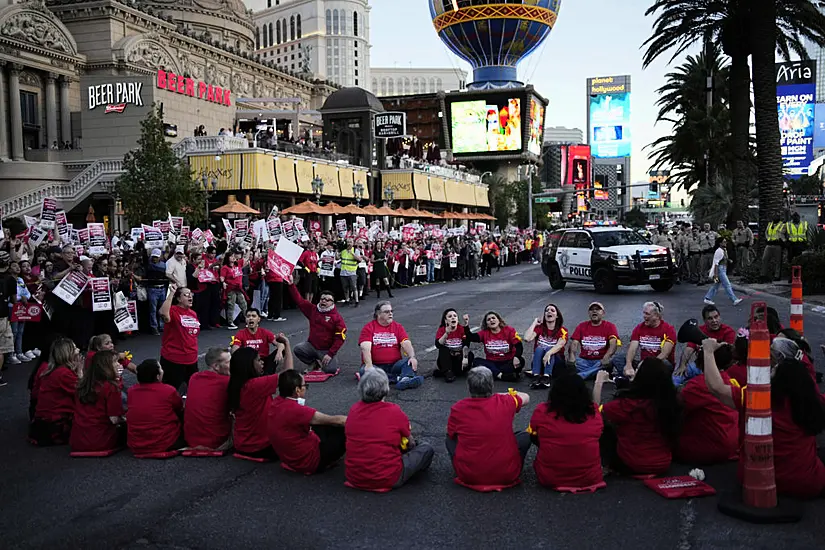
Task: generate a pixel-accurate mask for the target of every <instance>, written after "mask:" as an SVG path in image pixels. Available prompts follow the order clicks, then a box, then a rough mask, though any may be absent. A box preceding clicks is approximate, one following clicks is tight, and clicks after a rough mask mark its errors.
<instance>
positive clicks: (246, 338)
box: [230, 308, 284, 374]
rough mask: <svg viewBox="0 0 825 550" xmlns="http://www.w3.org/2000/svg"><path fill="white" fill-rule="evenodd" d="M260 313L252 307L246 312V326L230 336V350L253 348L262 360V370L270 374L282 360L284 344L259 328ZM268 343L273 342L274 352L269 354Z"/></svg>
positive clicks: (233, 351)
mask: <svg viewBox="0 0 825 550" xmlns="http://www.w3.org/2000/svg"><path fill="white" fill-rule="evenodd" d="M260 325H261V313H260V312H259V311H258V310H257V309H255V308H252V309H250V310H248V311H247V312H246V328H243V329H241V330H240V331H238V333H237V334H236V335H235V336H233V337H232V347H231V348H230V350H231V351H232V353H235V351H237V350H238V349H239V348H255V350H256V351H257V352H258V355H260V356H261V359H262V360H263V362H264V372H265V373H266V374H272V373H274V372H275V370H276V369H277V368H278V365H280V364H281V362H282V361H283V360H284V346H283V344H279V343H277V342H275V335H274V334H272V333H271V332H270V331H268V330H266V329H265V328H261V326H260ZM270 344H275V348H276V349H275V353H273V354H272V355H270V354H269V346H270Z"/></svg>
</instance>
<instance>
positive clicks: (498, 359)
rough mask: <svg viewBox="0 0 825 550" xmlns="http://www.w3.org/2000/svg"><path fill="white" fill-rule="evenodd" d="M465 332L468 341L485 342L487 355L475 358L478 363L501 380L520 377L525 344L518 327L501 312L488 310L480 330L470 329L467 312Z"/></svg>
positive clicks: (511, 380)
mask: <svg viewBox="0 0 825 550" xmlns="http://www.w3.org/2000/svg"><path fill="white" fill-rule="evenodd" d="M464 336H465V337H466V338H467V341H468V342H480V343H481V344H483V345H484V355H485V358H484V359H481V358H480V357H476V358H474V359H473V366H474V367H487V368H488V369H490V371H491V372H492V373H493V377H494V378H496V379H497V380H504V381H507V382H514V381H516V380H518V378H519V374H521V370H522V369H523V368H524V344H523V343H522V341H521V337H519V335H518V332H516V329H514V328H513V327H510V326H507V323H505V322H504V319H502V318H501V315H499V314H498V313H496V312H495V311H489V312H487V314H486V315H485V316H484V328H482V329H481V330H479V331H478V332H477V333H473V331H471V330H470V316H469V315H464Z"/></svg>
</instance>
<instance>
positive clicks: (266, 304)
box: [260, 281, 269, 312]
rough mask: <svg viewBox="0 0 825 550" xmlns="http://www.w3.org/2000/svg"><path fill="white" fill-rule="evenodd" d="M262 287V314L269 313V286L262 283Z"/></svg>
mask: <svg viewBox="0 0 825 550" xmlns="http://www.w3.org/2000/svg"><path fill="white" fill-rule="evenodd" d="M260 287H261V288H260V290H261V300H260V302H261V303H260V306H261V311H262V312H268V311H269V310H268V309H267V308H268V307H269V285H268V284H266V282H265V281H261V284H260Z"/></svg>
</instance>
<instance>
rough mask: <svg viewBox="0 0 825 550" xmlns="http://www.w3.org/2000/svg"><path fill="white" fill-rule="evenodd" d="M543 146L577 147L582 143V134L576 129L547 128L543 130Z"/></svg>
mask: <svg viewBox="0 0 825 550" xmlns="http://www.w3.org/2000/svg"><path fill="white" fill-rule="evenodd" d="M544 143H545V144H560V145H571V144H572V145H577V144H579V143H584V132H582V131H581V130H580V129H578V128H565V127H564V126H548V127H546V128H545V129H544Z"/></svg>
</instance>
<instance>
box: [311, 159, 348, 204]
mask: <svg viewBox="0 0 825 550" xmlns="http://www.w3.org/2000/svg"><path fill="white" fill-rule="evenodd" d="M315 176H316V177H319V178H321V179H322V180H324V192H323V193H322V194H323V195H326V196H329V197H340V196H341V185H340V183H339V182H338V167H337V166H333V165H332V164H324V163H323V162H318V163H316V164H315ZM350 192H352V190H350Z"/></svg>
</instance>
